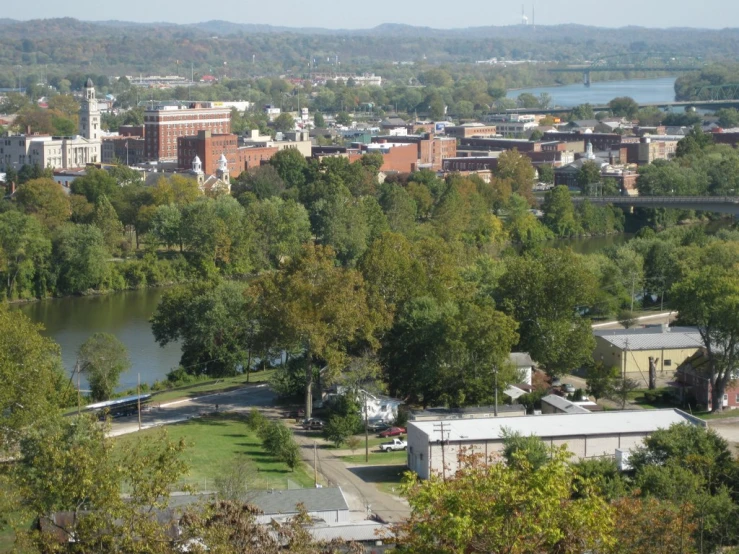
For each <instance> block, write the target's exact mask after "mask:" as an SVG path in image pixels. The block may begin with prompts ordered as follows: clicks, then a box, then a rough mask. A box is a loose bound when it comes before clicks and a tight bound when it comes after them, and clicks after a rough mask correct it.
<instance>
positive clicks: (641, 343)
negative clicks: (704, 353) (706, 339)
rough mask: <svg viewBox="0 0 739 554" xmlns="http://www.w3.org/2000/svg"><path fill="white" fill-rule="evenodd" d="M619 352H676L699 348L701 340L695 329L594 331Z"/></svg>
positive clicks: (660, 327)
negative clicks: (677, 350)
mask: <svg viewBox="0 0 739 554" xmlns="http://www.w3.org/2000/svg"><path fill="white" fill-rule="evenodd" d="M593 334H594V335H595V336H596V337H601V338H602V339H604V340H605V341H607V342H609V343H610V344H612V345H613V346H615V347H616V348H618V349H619V350H663V349H664V350H676V349H681V348H700V347H701V346H703V340H702V339H701V336H700V333H699V332H698V329H697V328H696V327H662V326H655V327H645V328H643V329H609V330H603V331H594V332H593Z"/></svg>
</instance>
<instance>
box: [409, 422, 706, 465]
mask: <svg viewBox="0 0 739 554" xmlns="http://www.w3.org/2000/svg"><path fill="white" fill-rule="evenodd" d="M677 423H690V424H693V425H699V426H702V427H706V423H705V422H704V421H702V420H700V419H698V418H695V417H693V416H691V415H689V414H686V413H685V412H682V411H680V410H675V409H670V410H638V411H612V412H597V413H588V414H581V413H578V414H551V415H540V416H527V417H512V418H489V419H457V420H448V421H443V422H442V421H412V422H409V423H408V467H409V468H410V469H411V471H415V472H416V473H417V474H418V476H419V477H421V478H422V479H428V478H429V476H430V475H433V474H441V473H442V471H443V469H444V467H446V474H447V475H452V474H454V473H455V472H456V470H457V469H458V468H459V464H458V457H459V455H460V454H463V453H467V454H472V453H474V454H481V455H483V456H484V457H485V459H486V460H489V459H490V458H491V457H492V456H493V455H496V454H499V453H500V452H502V450H503V439H504V432H506V431H508V432H513V433H520V434H521V435H524V436H537V437H540V438H541V439H542V440H543V441H544V442H545V443H546V444H547V445H551V446H562V445H566V446H567V449H568V450H569V451H570V452H572V454H573V456H574V457H575V458H577V459H585V458H600V457H614V456H615V455H616V451H617V450H620V451H622V452H624V451H630V450H632V449H633V448H635V447H637V446H640V445H641V444H642V442H643V440H644V438H645V437H647V436H648V435H650V434H651V433H653V432H655V431H656V430H658V429H667V428H669V427H670V426H671V425H674V424H677ZM442 426H443V437H442ZM442 441H443V445H442Z"/></svg>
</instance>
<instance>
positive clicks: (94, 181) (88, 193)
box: [70, 167, 121, 204]
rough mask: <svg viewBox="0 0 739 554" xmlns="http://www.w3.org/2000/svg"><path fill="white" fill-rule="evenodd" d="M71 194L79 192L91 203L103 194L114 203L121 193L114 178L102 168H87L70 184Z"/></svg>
mask: <svg viewBox="0 0 739 554" xmlns="http://www.w3.org/2000/svg"><path fill="white" fill-rule="evenodd" d="M70 189H71V190H72V194H81V195H82V196H84V197H85V198H87V201H88V202H92V203H93V204H94V203H95V202H97V201H98V198H100V197H101V196H103V195H105V196H107V197H108V200H110V201H111V202H113V203H115V202H117V200H118V197H119V195H120V194H121V187H120V185H119V184H118V181H117V180H116V178H115V177H114V176H113V175H111V174H110V173H108V172H107V171H106V170H104V169H96V168H94V167H91V168H87V169H86V170H85V174H84V175H83V176H82V177H77V178H76V179H75V180H74V181H72V185H71V186H70Z"/></svg>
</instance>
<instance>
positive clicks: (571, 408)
mask: <svg viewBox="0 0 739 554" xmlns="http://www.w3.org/2000/svg"><path fill="white" fill-rule="evenodd" d="M541 401H542V402H546V403H547V404H549V405H550V406H554V407H555V408H557V409H559V410H564V411H565V412H566V413H568V414H585V413H590V410H588V409H586V408H583V407H582V406H578V405H577V404H575V403H574V402H570V401H569V400H567V399H566V398H562V397H561V396H557V395H556V394H549V395H547V396H545V397H544V398H542V399H541Z"/></svg>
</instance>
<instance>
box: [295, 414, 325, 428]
mask: <svg viewBox="0 0 739 554" xmlns="http://www.w3.org/2000/svg"><path fill="white" fill-rule="evenodd" d="M323 426H324V423H323V421H321V420H320V419H316V418H314V417H312V418H310V419H304V420H303V423H302V425H301V427H302V428H303V429H306V430H309V431H322V430H323Z"/></svg>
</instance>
